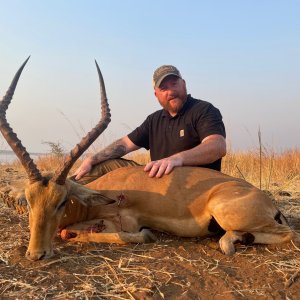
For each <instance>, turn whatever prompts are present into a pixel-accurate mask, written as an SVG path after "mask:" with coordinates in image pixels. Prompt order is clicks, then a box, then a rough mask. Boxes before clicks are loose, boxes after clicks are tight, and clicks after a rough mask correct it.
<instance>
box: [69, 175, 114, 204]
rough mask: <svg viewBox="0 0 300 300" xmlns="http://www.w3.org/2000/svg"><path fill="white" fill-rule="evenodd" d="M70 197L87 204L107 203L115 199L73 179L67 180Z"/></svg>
mask: <svg viewBox="0 0 300 300" xmlns="http://www.w3.org/2000/svg"><path fill="white" fill-rule="evenodd" d="M66 186H67V190H68V197H69V198H73V199H75V200H77V201H78V202H80V203H81V204H83V205H85V206H96V205H106V204H111V203H114V202H115V200H113V199H110V198H107V197H105V196H104V195H102V194H101V193H100V192H98V191H95V190H91V189H89V188H87V187H85V186H83V185H81V184H78V183H76V182H74V181H72V180H68V179H67V180H66Z"/></svg>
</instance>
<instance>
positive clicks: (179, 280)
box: [0, 167, 300, 299]
mask: <svg viewBox="0 0 300 300" xmlns="http://www.w3.org/2000/svg"><path fill="white" fill-rule="evenodd" d="M0 171H1V175H0V187H1V188H4V187H8V189H9V187H10V186H11V185H12V184H14V183H15V182H16V181H18V180H20V179H23V178H25V175H24V173H21V172H20V171H16V170H14V169H12V168H11V169H7V168H6V169H5V168H3V167H1V169H0ZM288 192H289V193H290V194H289V196H287V194H282V195H283V196H280V195H278V196H276V203H277V205H278V207H279V208H280V209H281V210H282V212H283V213H285V215H286V216H287V217H288V219H289V220H290V221H291V222H292V223H293V225H294V227H295V228H296V229H300V226H299V219H300V194H299V191H295V190H293V191H288ZM156 234H157V235H158V236H159V239H158V241H157V242H156V243H154V244H146V245H127V246H117V245H98V244H94V243H91V244H80V243H77V244H70V243H66V242H63V241H61V240H60V239H59V238H57V239H56V240H55V249H56V250H55V253H56V255H55V257H53V258H52V259H49V260H44V261H38V262H30V261H28V260H27V259H26V258H25V252H26V247H27V245H28V240H29V229H28V217H27V215H26V214H25V215H18V214H17V213H16V212H15V210H13V209H11V208H8V207H6V206H5V205H4V204H3V203H2V201H1V200H0V298H1V299H16V298H18V299H258V298H259V299H299V298H300V249H299V248H297V247H296V246H295V245H293V244H292V243H287V244H282V245H272V246H269V245H268V246H265V245H255V246H251V247H245V246H242V245H237V253H236V254H235V255H234V256H232V257H226V256H224V255H223V254H222V253H221V252H220V249H219V247H218V239H217V238H210V239H208V238H206V239H205V238H204V239H203V238H202V239H200V238H199V239H185V238H178V237H175V236H170V235H166V234H161V233H156Z"/></svg>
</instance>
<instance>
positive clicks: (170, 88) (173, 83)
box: [154, 75, 187, 116]
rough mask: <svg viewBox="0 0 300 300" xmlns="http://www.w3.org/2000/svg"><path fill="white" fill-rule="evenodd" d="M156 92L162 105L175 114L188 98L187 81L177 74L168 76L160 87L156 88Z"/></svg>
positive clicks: (172, 114)
mask: <svg viewBox="0 0 300 300" xmlns="http://www.w3.org/2000/svg"><path fill="white" fill-rule="evenodd" d="M154 94H155V96H156V98H157V99H158V101H159V103H160V105H161V106H162V107H163V108H164V109H165V110H167V111H168V112H169V114H170V115H171V116H175V115H176V114H177V113H178V112H179V111H180V109H181V108H182V106H183V104H184V103H185V101H186V98H187V92H186V85H185V81H184V80H183V79H181V78H179V77H177V76H174V75H170V76H167V77H166V78H165V79H164V80H163V81H162V83H161V84H160V86H159V87H158V88H155V89H154Z"/></svg>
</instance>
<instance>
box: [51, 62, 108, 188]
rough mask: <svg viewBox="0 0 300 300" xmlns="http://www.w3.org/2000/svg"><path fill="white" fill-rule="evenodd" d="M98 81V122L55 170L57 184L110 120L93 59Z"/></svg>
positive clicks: (65, 176)
mask: <svg viewBox="0 0 300 300" xmlns="http://www.w3.org/2000/svg"><path fill="white" fill-rule="evenodd" d="M95 63H96V67H97V71H98V76H99V82H100V93H101V110H102V116H101V120H100V121H99V123H98V124H97V125H96V126H95V127H94V128H93V129H92V130H91V131H90V132H89V133H88V134H87V135H86V136H85V137H84V138H82V140H81V141H80V143H79V144H77V145H76V146H75V147H74V148H73V149H72V150H71V152H70V154H69V155H68V156H67V158H66V160H65V162H64V165H63V166H62V168H60V169H58V170H57V171H56V172H55V175H54V177H53V179H52V180H53V181H54V182H56V183H57V184H60V185H63V184H64V183H65V181H66V178H67V176H68V173H69V171H70V169H71V168H72V166H73V165H74V163H75V162H76V160H77V159H78V158H79V157H80V156H81V155H82V154H83V153H84V151H85V150H86V149H87V148H88V147H89V146H90V145H91V144H92V143H93V142H94V141H95V140H96V138H97V137H98V136H99V135H100V134H101V133H102V132H103V131H104V130H105V129H106V127H107V126H108V123H109V122H110V116H111V115H110V109H109V106H108V102H107V97H106V91H105V86H104V80H103V77H102V73H101V71H100V69H99V66H98V64H97V61H96V60H95Z"/></svg>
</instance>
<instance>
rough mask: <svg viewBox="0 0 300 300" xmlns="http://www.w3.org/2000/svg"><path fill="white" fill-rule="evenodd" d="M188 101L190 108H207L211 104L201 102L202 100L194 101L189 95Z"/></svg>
mask: <svg viewBox="0 0 300 300" xmlns="http://www.w3.org/2000/svg"><path fill="white" fill-rule="evenodd" d="M188 101H189V103H190V105H191V106H195V105H197V106H198V107H208V106H211V105H212V104H211V103H210V102H208V101H205V100H202V99H196V98H194V97H192V96H191V95H188Z"/></svg>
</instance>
